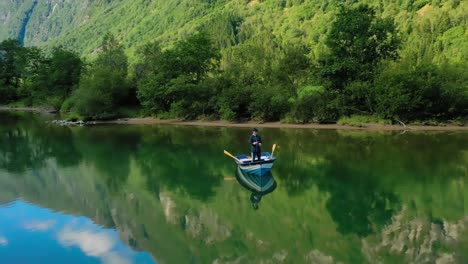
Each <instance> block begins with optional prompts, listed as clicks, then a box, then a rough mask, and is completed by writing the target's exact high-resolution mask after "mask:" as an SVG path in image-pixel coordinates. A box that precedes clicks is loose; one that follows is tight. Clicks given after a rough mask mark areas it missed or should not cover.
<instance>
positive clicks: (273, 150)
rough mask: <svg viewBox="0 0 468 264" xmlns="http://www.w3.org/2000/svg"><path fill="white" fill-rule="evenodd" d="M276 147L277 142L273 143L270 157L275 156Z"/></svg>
mask: <svg viewBox="0 0 468 264" xmlns="http://www.w3.org/2000/svg"><path fill="white" fill-rule="evenodd" d="M275 149H276V144H273V148H272V149H271V155H270V158H273V153H274V152H275Z"/></svg>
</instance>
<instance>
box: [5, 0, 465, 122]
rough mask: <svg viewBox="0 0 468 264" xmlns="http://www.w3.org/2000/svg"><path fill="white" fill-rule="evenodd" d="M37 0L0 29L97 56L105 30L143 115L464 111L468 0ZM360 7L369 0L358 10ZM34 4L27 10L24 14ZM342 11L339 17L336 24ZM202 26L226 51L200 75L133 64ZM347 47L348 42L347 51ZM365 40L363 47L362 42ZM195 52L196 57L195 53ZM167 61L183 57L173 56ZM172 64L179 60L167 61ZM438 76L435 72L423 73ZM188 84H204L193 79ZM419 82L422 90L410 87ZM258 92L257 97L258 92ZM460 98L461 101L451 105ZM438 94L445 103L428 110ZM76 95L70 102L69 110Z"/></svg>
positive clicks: (22, 5)
mask: <svg viewBox="0 0 468 264" xmlns="http://www.w3.org/2000/svg"><path fill="white" fill-rule="evenodd" d="M34 2H36V1H33V0H24V1H15V2H14V3H13V2H11V1H6V0H1V1H0V6H1V7H2V9H0V23H2V24H3V25H2V30H0V39H7V38H20V40H22V41H24V43H25V45H26V46H40V47H44V48H45V50H46V51H50V50H51V48H52V47H56V46H59V45H61V46H63V47H64V48H65V49H66V50H72V51H75V52H77V53H78V54H79V55H80V56H82V57H83V58H87V59H90V60H94V59H96V58H97V57H98V56H99V55H100V54H101V51H102V45H103V38H104V36H105V35H106V34H108V33H110V34H111V35H112V36H113V38H114V40H115V43H117V44H119V45H120V48H119V49H121V50H123V51H124V52H125V54H126V55H127V56H128V62H129V66H130V67H129V74H130V76H133V77H137V79H133V80H130V83H129V84H126V85H125V86H126V87H127V88H125V87H124V88H125V89H124V90H126V89H130V92H129V94H130V96H131V94H134V95H137V97H138V98H139V102H141V104H142V105H143V106H145V109H146V112H147V113H148V112H149V113H155V114H159V115H160V114H163V113H162V112H164V113H170V114H169V116H174V115H175V116H181V117H186V118H196V117H198V116H213V117H215V118H216V117H221V118H225V119H239V118H258V119H264V120H278V119H284V120H289V121H294V120H295V121H300V122H304V121H305V122H308V121H313V120H315V121H327V120H329V121H333V120H335V121H336V120H337V119H338V118H339V117H340V116H349V115H353V114H359V115H375V114H378V115H379V116H380V117H382V118H388V119H396V118H399V119H405V120H415V119H418V120H422V119H453V118H455V117H461V118H463V117H466V114H467V113H466V110H464V109H465V108H466V96H467V90H468V88H467V79H468V78H467V77H466V74H464V72H465V69H466V68H467V63H466V61H467V59H468V32H467V25H468V4H467V3H466V1H458V0H448V1H441V0H433V1H424V0H420V1H413V0H404V1H403V0H402V1H384V0H381V1H375V0H374V1H359V2H357V1H344V2H343V1H332V0H321V1H312V0H268V1H267V0H263V1H260V0H254V1H241V0H232V1H226V0H224V1H223V0H211V1H208V0H196V1H193V0H191V1H189V0H171V1H149V0H136V1H124V0H119V1H105V0H96V1H90V0H88V1H73V2H68V1H64V0H53V1H43V0H37V4H36V5H34ZM359 6H367V7H368V8H367V9H361V10H360V11H359ZM31 7H34V8H33V10H32V11H31ZM346 10H357V11H356V12H355V13H353V12H348V13H346V12H347V11H346ZM28 11H31V15H30V18H29V20H26V21H27V23H24V22H25V17H26V16H27V15H26V14H27V12H28ZM340 16H341V17H342V23H341V24H340V23H338V22H337V21H338V20H337V19H338V17H340ZM366 17H367V18H369V19H367V18H366ZM348 22H349V23H348ZM22 24H25V28H24V29H25V30H24V38H23V36H22V34H21V33H22V30H21V27H22ZM198 32H202V33H203V35H206V36H207V38H208V39H210V42H209V44H208V42H206V43H205V44H204V45H209V46H210V47H212V48H213V49H215V50H216V51H217V52H218V53H219V56H218V55H216V56H214V57H209V58H205V59H208V60H214V62H215V64H216V67H213V68H211V69H210V70H209V71H207V72H205V75H204V76H198V77H199V78H197V79H196V80H192V79H191V80H187V79H185V80H182V79H183V78H186V77H187V76H188V77H187V78H189V79H190V73H189V72H190V70H188V71H189V72H187V71H184V70H181V71H182V73H178V74H171V75H170V76H167V75H164V74H160V73H161V72H163V70H162V69H161V67H156V66H155V67H153V69H152V70H147V71H143V72H141V70H142V68H141V67H136V68H134V67H133V66H134V65H137V66H138V65H140V66H141V65H147V66H148V64H153V66H154V65H156V64H158V63H160V64H161V63H162V62H157V61H154V60H153V61H148V60H151V59H150V58H145V56H146V55H148V54H149V53H148V52H149V51H150V50H148V48H149V47H148V46H146V47H145V48H143V47H144V46H145V45H146V44H148V43H151V42H153V43H154V42H156V43H158V44H157V45H156V46H157V48H156V53H158V52H162V53H164V54H166V53H167V51H170V50H173V51H174V50H177V49H180V48H182V47H183V45H181V46H179V47H178V46H177V45H178V44H180V43H181V42H180V41H182V42H183V41H185V40H187V39H189V38H190V37H192V36H194V35H195V34H197V33H198ZM346 38H347V39H346ZM333 41H334V42H335V43H334V44H333ZM188 43H189V44H190V42H188ZM192 44H193V43H192ZM199 44H200V45H202V44H201V43H199ZM190 45H191V44H190ZM333 45H335V48H333ZM353 45H354V46H353ZM340 47H341V48H343V47H349V49H346V48H344V49H342V50H341V51H340ZM153 48H154V47H153ZM158 50H159V51H158ZM353 50H354V51H353ZM358 50H361V51H363V52H362V53H359V52H355V51H358ZM369 51H372V52H369ZM153 52H155V50H153ZM194 52H195V53H193V54H192V55H194V56H196V55H197V54H199V52H198V51H197V50H196V49H195V50H194ZM343 52H344V53H343ZM45 54H47V52H46V53H45ZM158 54H159V53H158ZM180 54H181V53H179V54H178V55H180ZM166 55H168V54H166ZM166 55H164V56H162V57H165V56H166ZM169 55H171V54H169ZM169 55H168V56H169ZM172 55H174V57H175V58H177V56H178V55H177V54H172ZM374 55H375V56H374ZM184 56H189V55H188V54H185V55H184ZM169 57H171V56H169ZM153 59H154V58H153ZM168 60H170V59H168V58H166V60H165V61H166V62H167V61H168ZM195 60H196V59H195ZM171 65H172V66H173V67H177V68H178V69H179V70H180V68H181V67H182V66H181V65H179V64H177V63H175V62H174V63H172V64H171ZM357 65H360V66H359V67H357ZM166 66H167V64H166ZM186 66H187V65H186ZM195 66H197V65H195ZM198 66H199V65H198ZM361 66H362V67H361ZM97 67H99V66H97ZM187 67H189V66H187ZM189 68H190V67H189ZM165 71H166V72H173V71H174V69H173V68H171V67H166V69H165ZM184 72H185V73H184ZM220 72H221V73H220ZM361 73H362V74H361ZM158 74H159V77H155V78H152V77H154V76H156V75H158ZM161 75H164V76H165V77H164V78H162V77H161ZM148 76H152V77H151V78H149V77H148ZM184 76H185V77H184ZM431 76H436V78H435V79H437V80H435V79H433V80H430V79H428V78H431ZM454 76H456V80H454V79H453V77H454ZM147 77H148V78H147ZM91 79H92V80H91V81H92V82H93V83H97V80H96V79H93V78H91ZM130 79H131V78H130ZM88 80H89V78H88ZM176 83H178V85H176V86H177V87H178V88H177V87H175V86H174V85H175V84H176ZM168 84H170V85H169V86H171V87H172V88H171V87H168ZM181 84H183V85H181ZM190 85H192V86H193V85H195V86H197V87H198V88H200V89H201V90H203V91H204V92H201V91H200V89H199V90H197V89H195V88H193V87H192V88H187V87H188V86H190ZM182 86H183V87H182ZM415 86H416V87H419V88H421V89H422V90H421V91H415V90H413V88H414V87H415ZM77 87H78V86H77ZM424 87H426V88H427V89H426V88H424ZM441 87H443V89H442V88H441ZM448 87H449V88H448ZM153 88H155V89H153ZM158 88H160V89H158ZM228 88H229V89H228ZM132 89H133V91H132ZM187 89H189V90H190V91H192V93H188V92H187V91H186V90H187ZM444 89H449V90H444ZM104 90H106V89H104ZM171 91H172V92H171ZM194 91H195V92H194ZM193 93H194V94H195V95H193ZM201 93H204V95H201ZM253 93H259V94H262V98H258V99H257V98H252V94H253ZM81 94H83V93H81ZM175 94H177V96H176V97H179V98H180V95H181V94H182V95H184V98H185V99H187V100H188V101H190V103H188V102H183V101H178V100H173V99H171V98H173V97H174V96H175ZM0 95H1V92H0ZM426 95H427V96H426ZM128 96H129V95H128V94H127V92H123V94H122V95H121V96H117V95H115V96H114V97H115V98H114V99H115V100H111V101H114V103H111V104H106V106H105V107H104V108H105V111H104V112H106V111H107V112H108V111H109V109H112V108H114V107H115V106H116V104H117V105H118V104H120V103H119V102H118V101H120V100H121V99H122V97H127V98H126V99H124V101H126V103H128V102H132V101H136V99H135V100H134V99H131V98H128ZM194 96H195V97H194ZM197 96H201V98H200V97H197ZM3 97H4V98H5V97H6V96H5V95H4V96H3ZM19 97H21V96H19ZM389 98H390V99H389ZM454 98H457V100H458V101H457V100H456V101H457V102H456V103H454V104H450V105H449V104H448V102H452V101H453V99H454ZM17 99H19V98H17ZM11 100H12V99H11V98H10V99H9V101H11ZM0 101H2V100H1V98H0ZM3 101H8V100H5V99H4V100H3ZM36 101H37V100H36ZM60 101H62V102H63V100H60ZM160 101H164V102H165V103H164V104H163V105H161V104H160ZM192 101H195V102H197V101H200V102H202V103H203V104H205V102H207V101H208V102H210V103H209V104H208V108H209V109H206V107H202V108H203V109H200V107H198V108H197V109H189V108H188V106H187V104H191V102H192ZM435 101H441V102H442V103H440V104H439V105H436V106H433V107H432V108H431V107H429V108H430V109H423V108H424V107H425V106H427V105H428V102H432V103H436V102H435ZM56 104H57V103H56ZM70 105H73V104H72V103H69V104H67V105H66V106H67V107H66V108H69V107H71V108H73V107H72V106H70ZM312 106H313V107H312ZM81 108H83V107H81ZM84 108H87V109H86V111H81V112H82V114H86V115H88V114H89V112H96V111H97V112H102V111H101V110H102V109H101V110H99V109H97V108H96V107H88V106H87V105H86V103H85V105H84ZM98 108H99V107H98ZM101 108H102V107H101ZM187 113H190V115H188V114H187Z"/></svg>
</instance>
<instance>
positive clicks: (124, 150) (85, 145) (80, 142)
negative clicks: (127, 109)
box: [74, 126, 141, 192]
mask: <svg viewBox="0 0 468 264" xmlns="http://www.w3.org/2000/svg"><path fill="white" fill-rule="evenodd" d="M121 128H122V127H119V126H110V127H105V126H104V127H85V128H81V129H79V130H78V131H76V133H75V137H74V141H75V144H76V146H77V148H78V149H79V151H80V153H81V154H82V155H83V161H84V162H86V163H88V164H91V165H92V166H93V167H94V168H96V169H97V170H98V172H99V174H98V176H99V177H102V178H103V179H104V181H105V182H106V184H107V187H108V188H109V189H110V190H111V191H112V192H117V191H119V190H121V188H122V187H123V186H124V184H125V183H126V182H127V179H128V176H129V174H130V161H131V158H132V157H133V155H134V153H136V151H137V148H138V143H139V142H140V140H141V133H140V132H139V131H138V130H137V129H135V128H133V127H127V128H123V129H121Z"/></svg>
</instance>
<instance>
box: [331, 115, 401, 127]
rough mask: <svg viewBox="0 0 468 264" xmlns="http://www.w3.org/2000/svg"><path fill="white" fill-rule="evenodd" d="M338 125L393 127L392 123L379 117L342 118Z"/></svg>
mask: <svg viewBox="0 0 468 264" xmlns="http://www.w3.org/2000/svg"><path fill="white" fill-rule="evenodd" d="M336 123H337V124H338V125H348V126H357V127H364V126H366V125H368V124H379V125H391V124H392V121H391V120H388V119H382V118H380V117H377V116H370V115H352V116H344V117H341V118H340V119H339V120H338V121H337V122H336Z"/></svg>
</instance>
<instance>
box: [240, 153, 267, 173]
mask: <svg viewBox="0 0 468 264" xmlns="http://www.w3.org/2000/svg"><path fill="white" fill-rule="evenodd" d="M275 160H276V157H273V156H272V155H271V154H270V153H269V152H262V155H261V157H260V160H255V161H253V162H252V158H250V157H249V156H247V155H238V156H236V163H237V165H238V167H239V169H240V170H241V171H242V172H243V173H248V174H251V175H255V176H259V177H261V176H264V175H266V174H267V173H268V172H269V171H270V170H271V168H272V167H273V163H274V162H275Z"/></svg>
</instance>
